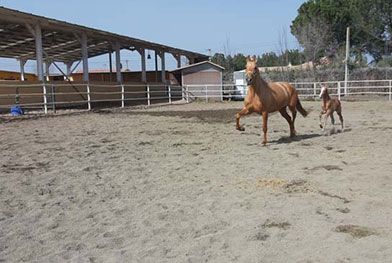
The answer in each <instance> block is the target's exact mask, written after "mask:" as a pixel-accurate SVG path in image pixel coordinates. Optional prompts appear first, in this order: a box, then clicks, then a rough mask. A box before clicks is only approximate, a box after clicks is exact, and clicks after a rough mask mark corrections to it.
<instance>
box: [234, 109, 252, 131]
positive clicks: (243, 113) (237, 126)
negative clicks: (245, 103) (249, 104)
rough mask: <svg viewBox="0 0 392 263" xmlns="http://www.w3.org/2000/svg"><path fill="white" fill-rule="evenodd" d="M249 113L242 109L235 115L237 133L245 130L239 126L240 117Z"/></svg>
mask: <svg viewBox="0 0 392 263" xmlns="http://www.w3.org/2000/svg"><path fill="white" fill-rule="evenodd" d="M250 113H251V112H250V111H249V110H248V109H247V108H246V107H244V108H242V110H240V111H239V112H238V113H237V114H236V129H237V130H239V131H245V128H244V127H243V126H241V125H240V118H241V117H242V116H245V115H248V114H250Z"/></svg>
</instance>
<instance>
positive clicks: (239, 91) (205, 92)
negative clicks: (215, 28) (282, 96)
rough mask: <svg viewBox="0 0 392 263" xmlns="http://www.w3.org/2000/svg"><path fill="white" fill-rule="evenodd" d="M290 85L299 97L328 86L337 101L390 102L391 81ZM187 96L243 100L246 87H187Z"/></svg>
mask: <svg viewBox="0 0 392 263" xmlns="http://www.w3.org/2000/svg"><path fill="white" fill-rule="evenodd" d="M290 84H292V85H293V86H294V87H295V88H296V90H297V91H298V93H299V96H300V97H304V98H317V97H318V95H319V93H320V91H321V85H322V84H325V85H327V86H328V89H329V92H330V94H331V95H332V96H337V97H339V99H347V98H349V97H354V96H361V95H367V96H368V97H370V98H372V97H373V98H376V96H377V97H381V98H386V99H388V100H389V101H391V100H392V80H355V81H348V82H347V87H346V86H345V82H344V81H327V82H293V83H290ZM185 90H186V91H187V92H186V93H187V96H189V97H191V98H194V99H196V98H197V99H201V100H205V101H207V102H208V101H209V100H225V99H243V98H244V97H245V96H246V94H247V86H246V85H235V84H224V85H187V86H186V87H185Z"/></svg>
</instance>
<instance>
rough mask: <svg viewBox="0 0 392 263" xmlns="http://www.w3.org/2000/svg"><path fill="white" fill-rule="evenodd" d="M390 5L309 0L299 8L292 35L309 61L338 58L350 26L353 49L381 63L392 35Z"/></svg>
mask: <svg viewBox="0 0 392 263" xmlns="http://www.w3.org/2000/svg"><path fill="white" fill-rule="evenodd" d="M391 6H392V4H391V1H382V0H308V1H307V2H305V3H304V4H302V5H301V7H300V8H299V9H298V15H297V17H296V18H295V19H294V21H293V22H292V25H291V32H292V34H293V35H294V36H295V37H296V38H297V40H298V41H299V43H300V44H301V45H302V46H303V47H304V52H305V54H306V56H307V58H310V59H317V58H319V57H321V56H326V55H327V56H332V55H335V54H336V52H337V51H338V50H339V48H340V47H342V46H344V45H345V42H346V28H347V27H350V31H351V36H350V44H351V46H352V47H354V48H356V50H357V52H360V53H368V54H370V55H372V56H373V57H374V58H375V59H376V60H380V59H381V55H382V54H383V53H384V51H385V43H386V41H388V39H389V40H390V36H391V34H390V31H391V21H392V15H391V13H392V12H391V9H392V7H391ZM386 10H388V11H386ZM357 57H358V58H361V57H362V55H358V56H357Z"/></svg>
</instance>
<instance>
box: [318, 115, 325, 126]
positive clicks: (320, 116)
mask: <svg viewBox="0 0 392 263" xmlns="http://www.w3.org/2000/svg"><path fill="white" fill-rule="evenodd" d="M324 113H325V112H324V110H322V111H321V112H320V115H319V125H320V128H321V129H322V128H323V124H322V123H321V118H322V117H323V114H324Z"/></svg>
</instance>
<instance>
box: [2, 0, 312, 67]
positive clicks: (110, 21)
mask: <svg viewBox="0 0 392 263" xmlns="http://www.w3.org/2000/svg"><path fill="white" fill-rule="evenodd" d="M303 2H304V0H285V1H283V0H259V1H257V0H248V1H244V2H243V1H234V0H214V1H213V0H197V1H191V0H161V1H158V0H156V1H152V0H144V1H134V0H129V1H126V0H114V1H103V0H95V1H87V0H84V1H82V0H79V1H76V0H67V1H60V0H58V1H53V0H30V1H26V0H0V5H1V6H5V7H8V8H12V9H17V10H20V11H24V12H29V13H33V14H37V15H42V16H47V17H51V18H55V19H59V20H64V21H67V22H71V23H76V24H81V25H85V26H89V27H93V28H98V29H102V30H107V31H111V32H115V33H118V34H123V35H127V36H131V37H136V38H141V39H144V40H149V41H153V42H157V43H161V44H166V45H170V46H174V47H178V48H182V49H187V50H192V51H195V52H200V53H205V54H208V53H209V49H211V53H212V54H213V53H215V52H221V53H226V54H230V53H231V54H235V53H239V52H240V53H243V54H245V55H252V54H262V53H264V52H268V51H275V52H278V51H279V50H280V48H281V46H282V45H281V44H279V43H280V39H282V37H284V36H286V38H287V45H288V47H289V48H298V43H297V42H296V40H295V38H294V37H293V36H292V35H291V33H290V24H291V21H292V20H293V19H294V18H295V16H296V15H297V9H298V8H299V6H300V5H301V4H302V3H303ZM106 60H107V57H98V58H95V59H92V60H91V67H92V68H103V67H106V66H107V61H106ZM122 60H123V64H125V60H128V64H129V67H130V69H131V70H132V69H135V70H138V69H139V58H138V57H137V55H136V54H133V53H130V52H129V51H128V52H123V53H122ZM11 64H12V61H9V60H7V61H0V68H4V67H5V66H8V67H10V66H11ZM152 64H153V62H152V61H150V65H148V67H150V68H151V66H152ZM174 65H175V64H174V60H173V61H171V60H170V58H168V63H167V66H168V67H169V68H170V67H173V66H174ZM29 67H31V68H32V69H33V66H27V70H28V69H29Z"/></svg>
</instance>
